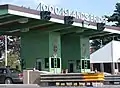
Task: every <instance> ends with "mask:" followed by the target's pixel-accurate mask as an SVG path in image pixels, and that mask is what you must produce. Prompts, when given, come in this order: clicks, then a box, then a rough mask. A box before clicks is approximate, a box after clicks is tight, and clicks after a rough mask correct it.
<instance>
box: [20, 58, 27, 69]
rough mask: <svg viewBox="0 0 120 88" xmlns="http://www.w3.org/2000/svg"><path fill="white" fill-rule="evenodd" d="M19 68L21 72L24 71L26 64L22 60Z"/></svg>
mask: <svg viewBox="0 0 120 88" xmlns="http://www.w3.org/2000/svg"><path fill="white" fill-rule="evenodd" d="M21 68H22V70H23V69H26V63H25V60H24V59H21Z"/></svg>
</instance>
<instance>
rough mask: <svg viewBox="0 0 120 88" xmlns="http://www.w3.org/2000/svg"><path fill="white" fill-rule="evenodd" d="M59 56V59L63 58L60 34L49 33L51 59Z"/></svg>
mask: <svg viewBox="0 0 120 88" xmlns="http://www.w3.org/2000/svg"><path fill="white" fill-rule="evenodd" d="M55 53H56V54H57V57H60V58H61V37H60V33H56V32H50V33H49V57H51V56H53V55H54V54H55Z"/></svg>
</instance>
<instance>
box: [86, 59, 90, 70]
mask: <svg viewBox="0 0 120 88" xmlns="http://www.w3.org/2000/svg"><path fill="white" fill-rule="evenodd" d="M87 69H90V61H89V60H88V61H87Z"/></svg>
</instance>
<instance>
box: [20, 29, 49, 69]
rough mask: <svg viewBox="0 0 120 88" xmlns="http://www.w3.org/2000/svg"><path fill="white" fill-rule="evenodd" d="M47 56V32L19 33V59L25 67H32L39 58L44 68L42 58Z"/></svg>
mask: <svg viewBox="0 0 120 88" xmlns="http://www.w3.org/2000/svg"><path fill="white" fill-rule="evenodd" d="M48 57H49V34H48V33H41V32H40V31H29V32H25V33H22V34H21V59H24V60H25V62H26V68H33V67H34V66H35V64H36V60H37V59H41V62H42V64H41V65H42V69H44V58H48Z"/></svg>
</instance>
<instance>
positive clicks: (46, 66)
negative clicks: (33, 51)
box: [45, 58, 49, 68]
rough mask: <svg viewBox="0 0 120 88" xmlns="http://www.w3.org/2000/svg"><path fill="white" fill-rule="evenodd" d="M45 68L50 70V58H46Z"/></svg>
mask: <svg viewBox="0 0 120 88" xmlns="http://www.w3.org/2000/svg"><path fill="white" fill-rule="evenodd" d="M45 68H49V58H45Z"/></svg>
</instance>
